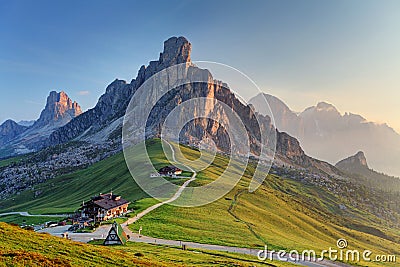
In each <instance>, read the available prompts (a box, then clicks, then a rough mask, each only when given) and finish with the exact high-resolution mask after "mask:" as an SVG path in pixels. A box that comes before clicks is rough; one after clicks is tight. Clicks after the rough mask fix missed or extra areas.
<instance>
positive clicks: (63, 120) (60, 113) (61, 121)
mask: <svg viewBox="0 0 400 267" xmlns="http://www.w3.org/2000/svg"><path fill="white" fill-rule="evenodd" d="M81 113H82V110H81V107H80V106H79V104H78V103H77V102H75V101H72V100H71V99H70V98H69V97H68V95H67V94H66V93H65V92H64V91H61V92H59V93H57V92H56V91H51V92H50V95H49V96H48V97H47V102H46V107H45V108H44V109H43V111H42V112H41V114H40V117H39V119H38V120H37V121H36V122H35V123H34V125H33V127H43V126H48V125H51V126H58V127H60V126H63V125H65V124H67V123H68V122H69V121H71V120H72V119H73V118H75V117H77V116H79V115H80V114H81Z"/></svg>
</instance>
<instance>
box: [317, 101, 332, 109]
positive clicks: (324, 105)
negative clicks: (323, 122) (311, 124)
mask: <svg viewBox="0 0 400 267" xmlns="http://www.w3.org/2000/svg"><path fill="white" fill-rule="evenodd" d="M316 108H317V109H318V110H327V111H332V110H333V111H337V109H336V107H335V106H334V105H332V104H330V103H327V102H324V101H322V102H319V103H318V104H317V106H316Z"/></svg>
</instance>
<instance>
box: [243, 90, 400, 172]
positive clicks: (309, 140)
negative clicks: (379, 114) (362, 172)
mask: <svg viewBox="0 0 400 267" xmlns="http://www.w3.org/2000/svg"><path fill="white" fill-rule="evenodd" d="M263 98H265V99H266V100H267V101H268V103H269V106H270V108H271V111H272V113H273V115H274V119H275V124H276V127H277V128H278V129H279V130H280V131H284V132H287V133H288V134H290V135H292V136H294V137H296V138H297V139H298V140H299V141H300V144H301V145H302V147H303V148H304V150H305V151H306V153H307V154H309V155H311V156H312V157H315V158H319V159H322V160H325V161H328V162H330V163H332V164H334V163H335V162H337V161H339V160H340V159H342V158H344V157H345V156H346V155H350V154H352V153H354V152H355V151H360V150H362V151H364V152H365V154H366V155H367V156H368V158H369V161H370V162H369V163H370V165H371V166H372V167H373V168H374V169H377V170H380V171H383V172H385V173H389V174H392V175H395V176H400V135H399V134H398V133H396V132H395V131H394V130H393V129H392V128H390V127H389V126H387V125H386V124H376V123H373V122H368V121H367V120H366V119H365V118H363V117H362V116H360V115H357V114H352V113H347V112H346V113H344V115H342V114H341V113H340V112H339V111H338V110H337V109H336V107H335V106H333V105H332V104H329V103H326V102H320V103H318V104H317V105H316V106H312V107H309V108H306V109H305V110H304V111H302V112H300V113H298V114H297V113H296V112H294V111H292V110H290V108H289V107H288V106H287V105H286V104H285V103H284V102H283V101H281V100H279V99H278V98H277V97H275V96H272V95H269V94H264V95H258V96H255V97H254V98H252V99H251V100H250V101H249V102H250V103H251V104H253V106H254V107H255V109H256V110H257V111H258V112H260V113H261V114H269V113H270V112H269V110H268V108H267V107H266V106H265V105H264V104H263V102H262V99H263Z"/></svg>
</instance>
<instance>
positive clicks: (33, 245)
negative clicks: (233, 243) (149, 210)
mask: <svg viewBox="0 0 400 267" xmlns="http://www.w3.org/2000/svg"><path fill="white" fill-rule="evenodd" d="M182 265H191V266H215V265H219V266H291V264H289V263H280V262H273V264H271V262H259V261H257V259H256V258H254V257H250V256H243V255H239V254H233V253H222V252H221V253H220V252H210V251H202V250H187V251H183V250H182V249H179V248H171V247H162V246H154V245H147V244H141V243H140V244H139V243H130V242H129V243H128V245H127V246H113V247H109V246H108V247H105V246H100V245H91V244H82V243H77V242H73V241H69V240H65V239H61V238H58V237H53V236H50V235H48V234H39V233H35V232H33V231H28V230H23V229H20V228H19V227H15V226H11V225H8V224H5V223H0V266H32V267H33V266H182Z"/></svg>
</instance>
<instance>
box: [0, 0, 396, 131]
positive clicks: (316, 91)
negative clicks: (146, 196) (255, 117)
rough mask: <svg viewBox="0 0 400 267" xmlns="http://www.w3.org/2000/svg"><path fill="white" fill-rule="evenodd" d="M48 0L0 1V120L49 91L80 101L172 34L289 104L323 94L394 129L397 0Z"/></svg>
mask: <svg viewBox="0 0 400 267" xmlns="http://www.w3.org/2000/svg"><path fill="white" fill-rule="evenodd" d="M60 2H61V1H40V0H39V1H8V2H7V1H1V2H0V33H1V41H0V90H1V98H0V122H2V121H4V120H5V119H8V118H12V119H14V120H17V121H18V120H22V119H36V118H37V117H38V116H39V113H40V111H41V109H42V108H43V107H44V104H45V98H46V96H47V95H48V93H49V91H51V90H57V91H60V90H64V91H66V92H67V93H68V94H69V96H70V97H71V98H72V99H74V100H76V101H78V102H79V103H80V104H81V106H82V108H83V109H85V110H86V109H88V108H91V107H93V106H94V105H95V103H96V102H97V99H98V97H99V96H100V95H101V94H102V93H104V91H105V87H106V86H107V85H108V84H109V83H110V82H111V81H113V80H114V79H115V78H121V79H126V80H128V81H130V80H131V79H132V78H134V77H136V73H137V70H138V69H139V67H140V66H141V65H143V64H147V63H148V61H149V60H154V59H158V55H159V52H161V50H162V43H163V41H164V40H166V39H167V38H168V37H170V36H180V35H183V36H185V37H187V38H188V39H189V41H190V42H191V43H192V45H193V53H192V59H193V60H209V61H216V62H221V63H225V64H228V65H230V66H233V67H235V68H237V69H239V70H241V71H243V72H244V73H246V74H247V75H248V76H250V77H251V78H252V79H253V80H254V81H255V82H256V83H257V84H258V85H259V86H260V87H261V88H262V89H263V90H264V91H265V92H268V93H270V94H273V95H276V96H278V97H280V98H281V99H282V100H284V101H285V102H286V103H287V104H288V105H289V107H291V108H292V109H293V110H296V111H301V110H303V109H304V108H305V107H307V106H311V105H315V104H316V103H317V102H318V101H327V102H330V103H332V104H334V105H335V106H336V107H337V108H338V109H339V110H340V111H341V112H345V111H346V112H352V113H357V114H361V115H363V116H364V117H366V118H367V119H369V120H371V121H377V122H387V123H388V124H389V125H390V126H392V127H394V128H395V129H396V130H397V131H398V132H400V119H399V118H400V105H399V104H398V101H399V99H400V16H399V14H400V1H397V0H393V1H388V0H376V1H368V0H358V1H355V0H331V1H319V0H313V1H301V0H293V1H282V0H279V1H240V2H239V1H159V2H158V3H157V2H155V1H99V0H96V1H63V2H64V4H62V3H60ZM143 2H145V3H143ZM150 2H151V3H150Z"/></svg>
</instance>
